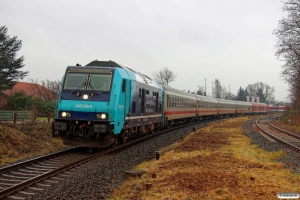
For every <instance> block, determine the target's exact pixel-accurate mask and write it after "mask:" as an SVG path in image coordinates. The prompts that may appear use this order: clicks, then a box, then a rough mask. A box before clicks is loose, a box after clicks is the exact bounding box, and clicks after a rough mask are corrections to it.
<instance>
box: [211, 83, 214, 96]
mask: <svg viewBox="0 0 300 200" xmlns="http://www.w3.org/2000/svg"><path fill="white" fill-rule="evenodd" d="M213 88H214V82H211V97H212V98H214V95H213Z"/></svg>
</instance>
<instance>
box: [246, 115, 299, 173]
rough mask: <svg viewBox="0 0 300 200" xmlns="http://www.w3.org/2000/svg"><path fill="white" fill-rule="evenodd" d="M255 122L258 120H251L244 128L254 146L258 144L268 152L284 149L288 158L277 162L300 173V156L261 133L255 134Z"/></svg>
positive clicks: (284, 157) (293, 171)
mask: <svg viewBox="0 0 300 200" xmlns="http://www.w3.org/2000/svg"><path fill="white" fill-rule="evenodd" d="M255 121H256V119H255V120H250V121H248V122H247V123H245V125H244V126H243V132H244V134H245V135H246V136H248V137H249V138H250V139H251V140H252V144H256V145H258V146H259V147H260V148H262V149H265V150H267V151H278V150H280V149H284V150H285V152H286V156H283V157H280V158H279V159H277V160H278V161H279V162H283V163H284V165H285V166H286V167H288V168H290V169H291V172H292V173H300V154H299V153H297V152H294V151H292V150H291V149H289V148H287V147H285V146H284V145H282V144H280V143H277V142H276V143H274V142H270V140H268V139H266V138H265V137H264V136H262V135H261V134H260V133H257V132H255V131H254V130H253V123H255Z"/></svg>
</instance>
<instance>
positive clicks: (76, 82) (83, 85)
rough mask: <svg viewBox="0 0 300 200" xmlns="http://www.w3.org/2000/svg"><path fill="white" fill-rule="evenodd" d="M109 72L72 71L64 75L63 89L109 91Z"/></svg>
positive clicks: (110, 76)
mask: <svg viewBox="0 0 300 200" xmlns="http://www.w3.org/2000/svg"><path fill="white" fill-rule="evenodd" d="M111 78H112V75H111V74H95V73H72V72H69V73H67V75H66V80H65V84H64V89H67V90H68V89H71V90H92V91H93V90H100V91H109V90H110V84H111Z"/></svg>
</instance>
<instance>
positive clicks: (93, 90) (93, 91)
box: [89, 82, 98, 97]
mask: <svg viewBox="0 0 300 200" xmlns="http://www.w3.org/2000/svg"><path fill="white" fill-rule="evenodd" d="M89 86H90V87H91V88H92V93H91V97H93V96H94V93H95V95H97V96H98V93H97V92H96V91H95V89H94V87H93V86H92V84H91V82H89Z"/></svg>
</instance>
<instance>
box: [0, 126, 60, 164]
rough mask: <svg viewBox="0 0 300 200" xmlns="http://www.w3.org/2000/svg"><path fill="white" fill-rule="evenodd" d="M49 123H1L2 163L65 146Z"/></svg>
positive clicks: (0, 159) (0, 148)
mask: <svg viewBox="0 0 300 200" xmlns="http://www.w3.org/2000/svg"><path fill="white" fill-rule="evenodd" d="M50 126H51V125H50V124H48V123H39V122H37V123H23V124H17V125H16V126H14V125H13V124H0V165H1V164H5V163H9V162H13V161H16V160H20V159H24V158H28V157H32V156H36V155H41V154H44V153H48V152H51V151H54V150H58V149H61V148H63V147H64V145H63V144H62V142H61V141H59V140H56V139H52V138H51V127H50Z"/></svg>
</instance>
